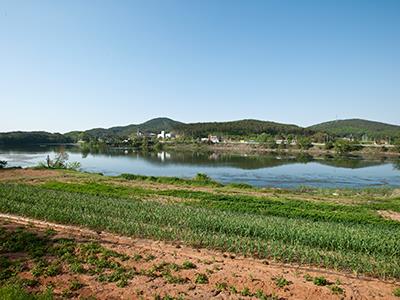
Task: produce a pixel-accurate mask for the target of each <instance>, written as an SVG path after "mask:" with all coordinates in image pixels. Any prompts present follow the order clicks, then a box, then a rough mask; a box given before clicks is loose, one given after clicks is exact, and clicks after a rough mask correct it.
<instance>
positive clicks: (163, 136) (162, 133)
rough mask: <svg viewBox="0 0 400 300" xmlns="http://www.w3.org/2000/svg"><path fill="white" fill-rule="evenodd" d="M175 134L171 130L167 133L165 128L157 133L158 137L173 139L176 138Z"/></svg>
mask: <svg viewBox="0 0 400 300" xmlns="http://www.w3.org/2000/svg"><path fill="white" fill-rule="evenodd" d="M174 137H175V135H174V134H173V133H171V132H168V133H166V132H165V131H164V130H163V131H161V132H160V133H159V134H157V138H158V139H171V138H174Z"/></svg>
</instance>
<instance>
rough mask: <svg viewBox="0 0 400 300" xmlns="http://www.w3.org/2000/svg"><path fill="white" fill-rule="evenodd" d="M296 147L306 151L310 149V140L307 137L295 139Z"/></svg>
mask: <svg viewBox="0 0 400 300" xmlns="http://www.w3.org/2000/svg"><path fill="white" fill-rule="evenodd" d="M297 147H299V149H302V150H308V149H310V148H311V147H312V143H311V139H310V138H308V137H300V138H298V139H297Z"/></svg>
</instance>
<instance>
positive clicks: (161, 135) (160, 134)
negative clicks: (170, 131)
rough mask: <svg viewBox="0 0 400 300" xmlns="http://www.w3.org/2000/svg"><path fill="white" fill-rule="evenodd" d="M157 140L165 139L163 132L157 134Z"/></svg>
mask: <svg viewBox="0 0 400 300" xmlns="http://www.w3.org/2000/svg"><path fill="white" fill-rule="evenodd" d="M157 138H158V139H165V131H164V130H163V131H161V133H159V134H157Z"/></svg>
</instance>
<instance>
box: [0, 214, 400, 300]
mask: <svg viewBox="0 0 400 300" xmlns="http://www.w3.org/2000/svg"><path fill="white" fill-rule="evenodd" d="M0 220H1V222H0V225H1V227H3V228H4V229H5V230H7V231H12V230H15V229H16V228H17V227H20V226H23V227H25V228H26V230H27V231H31V232H35V233H37V234H38V235H44V234H45V233H46V232H48V229H49V228H51V229H54V230H55V234H54V235H52V236H51V239H54V240H57V239H60V238H68V239H73V240H74V241H75V242H76V243H77V245H79V244H85V243H91V242H96V243H99V244H100V245H101V246H103V247H105V248H106V249H109V250H113V251H115V252H117V253H120V254H124V255H125V257H126V259H125V260H124V261H123V262H121V264H122V265H123V266H124V267H125V268H127V269H129V268H131V269H132V270H136V272H135V274H134V275H133V276H132V278H131V279H129V280H128V282H127V284H126V286H124V287H118V286H117V284H116V283H115V282H104V281H103V282H102V281H99V277H98V276H96V275H95V274H88V273H83V274H76V273H72V272H70V271H69V270H68V268H67V267H65V266H63V268H62V271H61V272H60V273H59V274H57V275H55V276H40V277H37V280H38V281H39V283H40V284H39V286H36V287H32V288H29V289H30V291H33V292H35V291H38V290H43V289H44V287H45V286H49V285H51V286H52V287H53V290H54V293H55V295H56V298H58V297H59V298H62V297H69V298H75V299H82V298H88V297H94V299H163V297H167V296H170V297H175V298H177V299H315V300H316V299H324V300H329V299H399V298H397V297H395V296H394V295H393V291H394V289H395V288H397V287H399V286H400V282H398V281H397V282H396V281H382V280H379V279H374V278H365V277H358V276H356V275H354V274H346V273H339V272H335V271H333V270H324V269H318V268H313V267H304V266H295V265H284V264H278V263H275V262H272V261H267V260H257V259H252V258H245V257H239V256H237V255H233V254H230V253H220V252H217V251H210V250H206V249H193V248H190V247H186V246H184V245H182V244H181V243H178V242H176V243H165V242H160V241H153V240H146V239H134V238H129V237H123V236H117V235H113V234H110V233H105V232H95V231H91V230H87V229H83V228H79V227H74V226H64V225H58V224H53V223H48V222H43V221H37V220H33V219H27V218H21V217H17V216H10V215H4V214H3V215H0ZM6 255H7V256H8V257H9V258H11V259H15V258H21V257H24V254H23V253H7V254H6ZM138 258H140V259H138ZM188 262H190V263H191V264H192V266H191V268H184V267H183V266H184V265H185V263H186V264H187V263H188ZM30 264H31V262H28V265H30ZM166 266H169V267H172V269H169V271H168V272H166V271H165V270H166ZM150 270H153V271H154V270H156V271H154V272H153V271H152V272H150ZM19 276H20V277H22V278H27V279H33V278H34V277H33V275H32V271H31V270H30V269H29V267H28V268H27V269H25V270H23V271H22V272H21V273H20V274H19ZM316 278H317V279H316ZM324 279H326V282H325V281H324ZM72 281H78V282H80V283H81V284H82V286H81V287H79V288H77V289H76V290H70V292H69V293H66V292H65V291H66V290H68V289H71V288H70V286H71V282H72ZM317 284H323V285H322V286H318V285H317ZM179 297H181V298H179ZM165 299H172V298H165Z"/></svg>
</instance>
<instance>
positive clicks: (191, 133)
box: [0, 118, 400, 145]
mask: <svg viewBox="0 0 400 300" xmlns="http://www.w3.org/2000/svg"><path fill="white" fill-rule="evenodd" d="M138 130H140V131H141V132H152V133H158V132H160V131H162V130H165V131H167V132H168V131H171V132H174V133H177V134H180V135H183V136H187V137H194V138H199V137H207V136H208V135H209V134H213V135H219V136H224V137H243V138H249V137H254V136H256V135H259V134H262V133H267V134H270V135H272V136H275V137H279V136H280V135H283V136H285V135H288V134H293V135H297V136H300V135H305V136H307V135H308V136H309V135H312V134H314V133H317V132H322V133H328V134H329V135H331V136H333V137H335V136H337V137H348V136H353V137H355V138H361V137H362V136H363V135H367V136H368V138H369V139H373V138H387V137H390V138H399V139H400V126H397V125H390V124H385V123H380V122H374V121H368V120H362V119H349V120H338V121H331V122H325V123H321V124H317V125H313V126H310V127H307V128H302V127H300V126H297V125H292V124H282V123H275V122H269V121H260V120H250V119H247V120H239V121H230V122H205V123H188V124H185V123H182V122H178V121H174V120H172V119H169V118H156V119H152V120H149V121H147V122H144V123H142V124H132V125H127V126H118V127H112V128H108V129H104V128H95V129H90V130H86V131H72V132H69V133H66V134H64V135H63V134H60V133H48V132H44V131H34V132H21V131H16V132H8V133H0V145H23V144H53V143H71V142H76V141H78V140H79V139H82V138H83V137H84V136H86V137H88V138H90V139H91V138H105V137H107V138H110V137H112V138H117V139H120V138H122V137H129V136H132V135H134V134H136V132H137V131H138Z"/></svg>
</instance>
